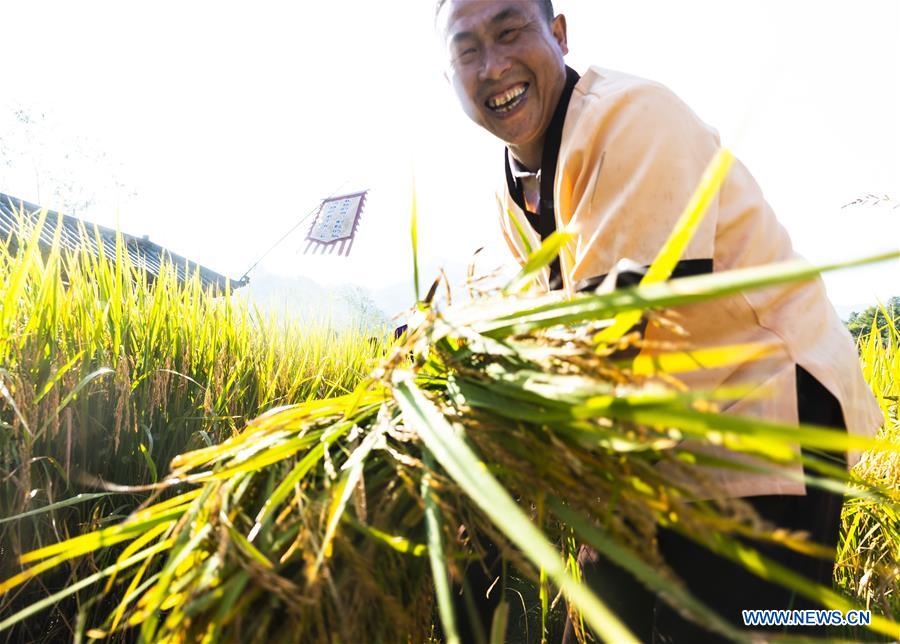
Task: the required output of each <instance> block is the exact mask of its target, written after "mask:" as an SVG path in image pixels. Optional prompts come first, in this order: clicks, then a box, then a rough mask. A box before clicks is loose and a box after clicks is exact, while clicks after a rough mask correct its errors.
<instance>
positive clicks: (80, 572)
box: [0, 234, 900, 642]
mask: <svg viewBox="0 0 900 644" xmlns="http://www.w3.org/2000/svg"><path fill="white" fill-rule="evenodd" d="M559 235H561V234H557V236H556V237H553V238H551V239H550V240H548V242H547V244H545V247H544V248H542V249H539V250H538V251H537V253H536V254H535V256H534V261H533V262H529V264H528V265H526V266H525V268H524V269H523V271H522V273H521V274H520V275H518V276H517V277H516V278H515V279H514V280H513V281H512V282H511V283H510V284H508V285H507V286H506V288H505V289H504V291H503V292H493V291H492V292H486V293H482V294H480V295H477V296H476V297H475V298H474V299H473V301H471V302H469V303H463V304H458V305H454V306H443V305H441V304H440V303H438V302H436V301H433V296H434V294H435V292H436V291H437V292H439V291H440V289H435V288H432V289H431V290H430V291H429V294H428V295H426V296H425V297H424V299H423V301H421V302H420V303H419V305H418V307H417V310H416V314H415V316H414V319H413V320H412V321H411V323H410V329H409V332H408V333H407V334H406V335H405V336H404V337H403V338H401V339H400V341H399V342H396V343H387V342H386V341H385V340H384V338H381V337H380V336H378V334H375V335H374V336H372V335H371V332H370V331H368V330H365V329H361V328H360V329H354V328H350V329H348V330H344V331H342V332H335V331H333V330H331V329H330V328H329V327H328V326H327V324H325V323H323V324H322V325H320V326H313V327H304V328H298V327H292V326H284V325H280V324H279V323H278V321H277V320H273V319H266V318H265V317H263V316H262V315H260V314H259V312H257V311H254V310H252V309H251V308H248V306H247V305H246V304H244V303H242V302H240V301H238V300H237V299H235V298H231V297H230V296H229V295H228V294H227V293H226V294H224V295H222V296H215V294H213V293H211V292H204V291H203V290H202V289H201V288H200V285H199V281H198V280H194V281H188V282H187V283H185V284H180V283H178V282H177V280H176V279H175V277H174V273H173V272H169V273H166V274H164V275H162V276H161V277H160V278H159V279H157V280H155V281H153V282H152V283H149V282H148V281H147V278H146V276H145V275H144V274H143V273H142V272H141V271H139V270H137V269H136V268H135V267H133V266H130V265H129V264H128V260H127V259H126V258H125V256H124V254H123V255H122V256H121V257H120V261H118V262H109V261H106V260H103V259H95V258H93V257H92V256H90V255H85V254H67V253H62V252H60V251H59V250H58V249H57V250H53V251H51V252H49V253H46V254H42V253H41V252H40V250H39V248H38V246H37V244H36V243H34V242H35V240H34V239H32V242H31V243H29V244H25V245H24V246H22V247H20V249H19V250H18V252H17V253H15V254H12V253H10V252H8V251H6V250H5V249H4V248H3V247H0V264H2V266H0V304H2V307H3V308H2V311H0V324H2V326H0V421H2V425H0V441H2V442H0V499H2V503H3V514H2V518H0V550H2V552H0V555H2V556H0V632H2V633H3V635H4V636H5V637H6V638H7V639H8V640H9V641H41V640H44V641H49V640H52V639H53V638H57V639H63V640H68V639H75V640H76V641H88V640H94V639H96V640H101V639H102V640H106V639H109V640H112V641H133V640H135V639H138V640H140V641H147V642H155V641H205V642H219V641H241V642H245V641H298V642H334V641H342V642H359V641H373V642H377V641H382V642H395V641H404V642H406V641H409V642H421V641H434V640H435V639H440V640H443V641H447V642H458V641H460V636H459V632H460V629H459V625H460V624H459V620H460V619H463V616H461V615H460V614H458V613H457V612H456V610H455V609H454V607H453V599H452V595H453V593H454V584H456V583H457V582H458V581H459V580H460V579H461V570H462V568H463V567H464V566H465V565H466V564H467V563H472V562H475V563H477V562H478V561H479V560H481V559H482V558H484V557H485V553H484V552H483V550H482V547H481V544H482V543H483V540H484V539H487V540H489V541H490V542H492V543H494V544H496V546H497V547H498V549H499V551H500V553H501V555H502V558H503V562H504V563H503V575H502V587H503V590H504V591H507V590H509V591H510V592H512V593H517V594H518V596H519V597H521V602H522V605H523V611H522V612H523V613H524V614H525V615H526V621H528V622H529V624H530V628H531V633H532V635H531V637H530V638H529V639H530V640H531V641H550V639H549V638H550V636H551V634H552V633H554V632H555V631H554V629H555V628H558V626H559V623H560V621H561V620H565V618H566V617H567V616H569V617H571V618H572V619H573V620H574V622H575V623H576V624H577V625H578V626H577V629H578V630H579V632H581V633H582V634H583V629H590V630H591V631H592V632H593V633H596V634H597V635H598V636H599V637H601V638H603V639H605V640H607V641H617V642H618V641H632V635H631V633H630V632H629V631H628V629H627V627H626V626H625V625H624V624H623V622H622V621H621V620H620V619H619V617H618V616H617V615H616V614H615V613H613V612H611V611H609V610H608V609H607V608H606V606H605V605H603V603H602V602H601V601H600V600H599V599H598V598H597V597H596V596H595V595H594V594H593V593H592V592H591V591H590V589H589V588H587V587H586V586H585V585H584V584H582V583H581V581H580V579H579V575H578V573H577V567H576V566H575V565H574V555H575V549H576V547H577V544H579V543H587V544H590V545H592V546H594V547H596V548H597V549H598V550H601V551H604V552H607V553H610V554H611V555H613V556H614V557H615V559H616V561H618V562H620V564H621V565H622V566H623V568H624V569H625V570H627V572H628V573H629V574H631V575H633V576H635V577H637V578H638V579H640V580H641V581H642V583H643V584H644V585H645V586H647V587H648V588H650V589H651V590H652V591H654V592H656V593H658V594H660V596H662V597H664V598H665V600H666V601H667V602H669V603H671V604H672V605H673V606H675V607H677V608H678V609H679V610H682V611H684V612H685V613H686V614H688V615H690V616H691V617H692V618H693V619H695V620H697V621H698V622H700V623H703V624H705V625H706V626H707V627H709V628H710V629H712V630H713V631H716V632H718V633H720V634H722V635H725V636H726V637H730V638H732V639H735V640H741V638H742V635H741V634H740V633H738V632H736V631H735V630H734V628H733V627H731V626H729V625H728V624H727V623H724V622H723V620H721V619H720V618H719V617H718V616H716V615H715V614H713V613H711V612H710V611H709V610H708V609H707V608H706V607H705V606H704V605H703V604H702V603H700V602H698V601H697V600H696V598H695V597H693V595H692V594H691V592H690V588H686V587H685V586H684V585H683V584H680V583H679V582H678V580H677V579H675V578H673V577H672V575H671V574H669V573H668V572H667V570H666V567H665V564H664V562H663V561H662V560H661V559H660V556H659V553H658V551H657V550H656V549H655V547H654V545H653V543H654V539H653V534H654V530H655V526H657V525H665V526H667V527H669V528H670V529H674V530H678V531H679V532H680V533H682V534H684V535H685V536H688V537H690V538H691V539H694V540H696V541H697V542H698V543H700V544H701V545H703V546H704V547H706V548H708V549H710V550H711V551H713V552H717V553H718V554H719V555H721V556H723V557H726V558H732V559H734V560H741V561H745V562H751V561H752V562H756V563H755V564H752V565H756V566H757V567H758V570H757V572H758V573H759V574H767V575H771V576H773V577H774V578H775V579H776V581H778V582H780V583H783V584H784V585H787V586H789V587H792V588H795V589H796V590H797V591H798V592H801V593H807V594H809V593H812V594H814V595H815V596H816V597H818V598H819V599H820V600H822V601H823V603H825V604H826V605H828V606H829V607H832V608H841V609H846V608H848V607H850V606H854V605H860V604H861V605H862V606H865V607H870V608H871V609H872V610H873V611H874V612H875V613H876V614H877V615H876V618H875V619H874V620H873V629H874V632H873V633H872V635H873V636H881V637H884V636H888V637H896V636H897V634H898V633H900V625H898V623H897V622H898V619H900V615H898V609H900V600H898V587H900V585H898V573H897V570H896V565H897V564H896V562H897V561H898V558H900V552H898V544H900V523H898V508H900V505H898V501H900V499H898V498H897V485H898V476H900V475H898V455H897V454H898V452H900V425H898V409H897V396H898V389H900V384H898V383H900V353H898V344H900V342H898V337H900V335H898V333H897V329H896V326H892V327H891V329H890V332H889V333H888V334H887V336H886V339H882V335H883V334H882V333H881V329H875V330H874V332H873V333H871V334H869V335H866V336H863V337H862V338H861V340H860V353H861V359H862V363H863V366H864V371H865V374H866V377H867V379H868V381H869V382H870V383H871V384H872V386H873V389H874V390H875V391H876V393H877V394H878V396H879V402H880V403H881V405H882V407H883V409H884V410H885V412H886V417H887V419H888V422H887V423H886V425H885V428H884V430H883V435H882V436H881V438H880V439H879V440H869V439H862V438H858V437H857V438H853V437H848V436H846V435H845V434H842V433H838V432H832V431H827V430H823V429H820V428H801V429H797V428H785V427H780V426H777V425H775V424H772V423H761V422H758V421H755V420H753V419H741V418H737V417H728V416H724V415H721V414H718V413H716V412H715V405H714V403H715V401H714V400H713V401H708V400H705V399H704V400H701V399H699V398H698V396H697V395H695V394H693V393H691V392H689V391H684V390H683V389H681V388H679V387H677V385H676V383H675V382H674V381H673V378H672V377H671V376H669V375H667V374H654V375H650V376H647V375H641V374H637V373H635V372H634V371H633V370H632V369H630V367H629V366H628V365H627V364H625V363H623V362H622V360H621V359H620V358H619V356H620V355H621V353H620V352H621V351H622V350H623V349H626V350H627V349H629V348H641V347H642V345H641V342H642V339H641V337H640V335H639V334H636V333H632V332H630V329H631V325H632V323H633V320H634V317H635V315H637V316H640V315H641V313H646V314H647V315H648V316H649V318H650V323H651V324H666V323H668V322H667V321H666V320H665V317H664V316H663V315H660V314H658V313H647V312H648V311H658V310H660V309H664V308H665V307H669V306H677V305H679V304H683V303H685V302H687V301H701V300H705V299H713V298H716V297H723V296H727V295H728V294H733V293H736V292H739V291H742V290H745V289H750V288H760V287H764V286H771V285H773V284H778V283H786V282H789V281H792V280H798V279H804V278H808V277H810V276H811V275H814V274H816V273H817V270H818V269H816V268H813V267H809V266H807V265H803V264H793V263H792V264H786V265H781V266H777V267H762V268H760V269H754V270H749V271H744V272H742V273H740V274H717V275H711V276H700V277H696V278H687V279H689V280H693V281H692V282H691V283H690V286H691V288H690V289H682V290H679V289H678V288H674V287H672V286H671V285H670V284H667V283H665V282H664V280H665V278H666V277H667V274H666V271H665V268H664V267H665V265H667V264H668V265H674V262H673V261H672V260H673V258H674V259H677V254H678V252H679V251H678V249H677V247H676V248H674V249H672V248H670V249H669V251H668V252H669V253H670V254H669V256H664V257H662V258H661V260H660V263H659V264H658V265H657V269H656V270H655V272H654V274H655V275H658V280H657V281H656V282H655V283H647V284H642V285H640V286H638V287H635V288H632V289H627V290H623V291H616V292H614V293H611V294H590V295H583V296H578V297H577V298H575V299H573V300H565V299H562V298H560V297H559V296H558V295H553V294H551V295H534V294H529V293H527V292H523V291H526V290H527V286H528V283H529V282H530V280H531V279H532V278H533V277H534V275H535V274H536V273H537V271H539V270H540V269H541V268H542V266H544V265H546V263H548V262H549V261H550V260H551V259H552V257H553V256H554V255H555V249H558V245H559V244H560V243H562V241H563V240H562V237H561V236H559ZM685 243H686V241H685ZM676 246H677V245H676ZM827 268H839V267H837V266H835V267H827ZM416 278H417V280H418V275H417V276H416ZM686 292H688V293H690V294H691V295H685V293H686ZM601 334H602V338H603V340H602V341H598V340H597V338H598V336H600V335H601ZM676 353H677V352H676ZM670 357H672V358H673V359H674V358H675V357H676V356H675V355H674V354H673V355H672V356H670ZM739 359H740V356H738V355H729V353H728V352H727V351H725V352H721V353H720V354H719V355H717V356H716V360H718V361H719V362H720V363H722V362H724V363H727V361H728V360H739ZM710 403H712V404H710ZM685 438H688V439H692V440H690V441H684V440H683V439H685ZM723 440H724V441H726V444H728V445H729V446H730V447H732V448H733V449H735V450H737V451H741V452H745V453H752V454H754V455H755V456H757V457H758V458H760V459H763V460H765V461H767V462H769V463H772V464H783V463H785V462H791V459H792V458H794V459H796V458H797V455H796V454H793V455H791V454H792V452H791V451H790V450H785V449H784V448H785V446H786V445H788V444H789V443H791V442H793V441H798V442H800V443H801V444H802V445H804V446H806V447H810V448H816V449H823V450H832V451H841V450H844V449H847V448H849V447H853V448H855V449H870V450H871V451H870V452H869V453H868V454H867V456H866V457H865V459H864V460H863V461H862V462H861V463H860V465H859V466H858V467H857V468H856V471H855V475H856V476H855V477H854V478H853V479H852V480H850V483H851V484H852V486H853V487H852V490H853V491H852V494H851V497H852V498H851V499H850V500H849V501H848V503H847V505H846V507H845V513H844V535H843V540H842V544H841V546H840V549H839V553H838V566H837V568H836V573H835V582H836V584H835V587H834V588H833V589H828V588H810V586H809V584H804V583H803V580H798V579H796V578H795V577H793V576H791V575H790V574H786V573H784V572H783V571H779V570H778V569H777V568H776V567H774V566H772V565H771V564H770V563H769V562H767V561H766V560H765V559H764V558H758V557H756V556H755V555H754V553H753V551H752V549H748V548H747V547H746V546H745V545H744V542H743V541H741V540H739V539H738V537H739V536H740V537H748V536H749V537H755V538H760V539H766V540H770V541H772V540H774V541H776V542H778V543H780V544H781V545H782V546H783V547H787V548H794V549H801V550H803V549H805V550H812V551H815V547H814V546H813V545H811V544H809V543H808V542H806V541H805V540H804V539H803V536H802V535H799V534H793V533H786V532H785V531H777V530H775V528H776V526H770V525H766V524H764V523H763V522H761V521H759V519H758V518H757V517H754V516H753V514H752V512H749V511H748V506H746V505H745V504H742V503H740V502H721V503H713V502H704V501H699V500H698V498H697V490H698V487H699V488H702V486H703V485H704V481H703V480H702V477H697V475H696V474H695V473H694V470H695V467H694V465H695V464H697V463H701V464H702V463H703V462H704V460H703V459H704V456H703V454H702V452H701V451H699V450H697V449H696V445H697V444H701V443H704V442H706V443H709V442H715V441H720V442H721V441H723ZM661 462H663V463H665V464H667V465H668V466H669V467H670V468H674V469H675V470H677V471H678V472H680V474H681V475H682V476H681V478H679V479H677V480H678V481H679V482H678V483H673V481H672V479H670V478H668V477H667V476H666V475H664V474H663V473H662V468H660V467H659V465H660V463H661ZM812 466H813V467H815V468H816V469H817V471H818V472H819V475H820V480H821V481H822V484H829V485H832V484H833V485H844V484H846V483H847V482H848V479H847V477H846V476H845V475H844V474H843V473H841V472H836V471H834V470H833V468H831V469H829V468H828V465H827V463H825V462H815V461H814V462H813V463H812ZM825 554H826V555H827V553H825ZM748 565H751V564H748ZM515 610H516V607H514V606H511V605H510V602H509V601H504V602H501V605H500V608H498V611H497V613H495V620H494V632H493V635H492V642H501V641H505V640H506V639H507V636H509V638H512V637H513V633H511V632H510V633H507V631H506V629H507V627H508V620H507V619H506V618H507V616H509V615H510V614H511V613H513V612H515ZM879 634H880V635H879ZM854 635H857V634H854ZM858 635H860V636H862V634H858Z"/></svg>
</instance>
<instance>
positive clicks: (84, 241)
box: [0, 193, 246, 291]
mask: <svg viewBox="0 0 900 644" xmlns="http://www.w3.org/2000/svg"><path fill="white" fill-rule="evenodd" d="M42 210H43V209H42V208H41V207H40V206H36V205H34V204H32V203H29V202H27V201H23V200H21V199H16V198H14V197H10V196H8V195H5V194H3V193H0V238H2V239H9V238H12V239H13V240H15V238H16V237H17V236H18V235H19V234H20V230H21V229H20V227H19V223H18V222H19V221H20V219H21V221H22V222H23V224H24V225H25V227H26V234H28V233H31V232H32V231H33V230H34V228H33V227H34V225H35V224H37V222H38V220H39V217H40V213H41V211H42ZM58 222H61V223H62V230H61V232H60V244H61V245H62V247H63V248H66V249H69V250H85V249H86V250H87V251H89V252H91V253H94V254H95V255H96V254H98V253H99V252H101V246H102V252H103V254H104V255H105V256H106V257H107V258H108V259H110V260H112V261H115V260H116V231H115V230H113V229H111V228H106V227H104V226H99V225H97V224H93V223H91V222H88V221H84V220H83V219H79V218H77V217H72V216H70V215H60V214H59V213H57V212H55V211H52V210H48V211H47V217H46V219H45V220H44V226H43V229H42V230H41V232H40V237H39V244H40V246H41V248H44V249H49V247H50V245H51V244H52V243H53V238H54V236H55V235H56V226H57V224H58ZM29 226H30V227H31V228H30V229H29ZM95 230H96V231H97V232H96V234H95V233H94V231H95ZM83 231H87V233H88V234H86V235H85V234H83ZM119 234H120V235H121V237H122V241H123V242H124V246H125V249H126V251H127V252H128V256H129V258H130V259H131V263H132V264H133V265H134V266H137V267H139V268H142V269H143V270H144V271H145V272H146V273H147V275H148V277H150V278H151V279H153V278H155V277H157V276H158V275H159V272H160V270H161V265H162V263H163V261H168V262H170V263H171V264H172V265H173V266H174V268H175V271H176V274H177V276H178V279H179V280H181V281H185V280H186V279H188V278H190V277H192V276H193V275H194V273H195V272H197V273H198V274H199V276H200V281H201V283H202V285H203V287H204V288H208V287H212V288H214V289H215V290H216V291H224V290H225V287H226V284H229V283H230V285H231V288H238V287H240V286H243V285H244V284H245V283H246V282H245V281H238V280H230V279H229V278H227V277H225V276H224V275H220V274H219V273H216V272H215V271H213V270H210V269H208V268H206V267H205V266H201V265H200V264H198V263H197V262H192V261H191V260H189V259H187V258H185V257H182V256H181V255H178V254H177V253H173V252H172V251H170V250H168V249H166V248H163V247H162V246H160V245H159V244H156V243H154V242H152V241H150V239H149V238H147V237H135V236H133V235H128V234H125V233H119ZM98 237H99V240H98ZM98 241H99V242H100V243H99V244H98Z"/></svg>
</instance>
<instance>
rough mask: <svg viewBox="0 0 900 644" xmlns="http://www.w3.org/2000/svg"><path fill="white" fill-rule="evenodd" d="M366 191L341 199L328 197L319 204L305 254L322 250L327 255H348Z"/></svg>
mask: <svg viewBox="0 0 900 644" xmlns="http://www.w3.org/2000/svg"><path fill="white" fill-rule="evenodd" d="M368 192H369V191H368V190H363V191H362V192H356V193H353V194H350V195H343V196H340V197H331V198H329V199H326V200H325V201H323V202H322V205H321V206H319V212H317V213H316V217H315V219H313V222H312V225H311V226H310V228H309V233H308V234H307V235H306V239H307V241H308V242H309V243H308V244H307V245H306V248H304V249H303V252H304V253H307V252H309V251H310V249H312V252H313V253H316V252H319V251H321V252H322V253H323V254H324V253H328V254H329V255H330V254H331V253H333V252H334V251H335V250H337V253H338V255H349V254H350V248H351V247H352V246H353V239H354V237H355V236H356V229H357V227H358V226H359V218H360V215H362V210H363V206H364V205H365V202H366V194H367V193H368Z"/></svg>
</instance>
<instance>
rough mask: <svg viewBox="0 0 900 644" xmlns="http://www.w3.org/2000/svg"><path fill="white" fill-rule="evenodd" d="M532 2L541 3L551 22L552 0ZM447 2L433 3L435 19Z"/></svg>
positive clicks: (442, 0)
mask: <svg viewBox="0 0 900 644" xmlns="http://www.w3.org/2000/svg"><path fill="white" fill-rule="evenodd" d="M533 2H537V3H538V4H539V5H541V13H542V14H544V18H545V19H546V20H547V22H548V23H550V22H553V16H554V15H555V14H554V13H553V0H533ZM446 3H447V0H437V2H435V5H434V17H435V19H437V16H438V14H439V13H440V12H441V9H443V7H444V5H445V4H446Z"/></svg>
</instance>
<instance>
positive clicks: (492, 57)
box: [479, 47, 510, 81]
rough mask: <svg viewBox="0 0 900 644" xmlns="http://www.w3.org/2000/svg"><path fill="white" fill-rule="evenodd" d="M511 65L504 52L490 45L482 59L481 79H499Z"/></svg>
mask: <svg viewBox="0 0 900 644" xmlns="http://www.w3.org/2000/svg"><path fill="white" fill-rule="evenodd" d="M509 67H510V63H509V59H508V58H507V57H506V56H505V55H504V54H503V52H500V51H497V50H496V49H495V48H493V47H488V48H486V49H485V51H484V56H483V58H482V59H481V70H480V72H479V76H480V80H483V81H493V80H499V79H500V77H501V76H503V74H504V73H506V70H508V69H509Z"/></svg>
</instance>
